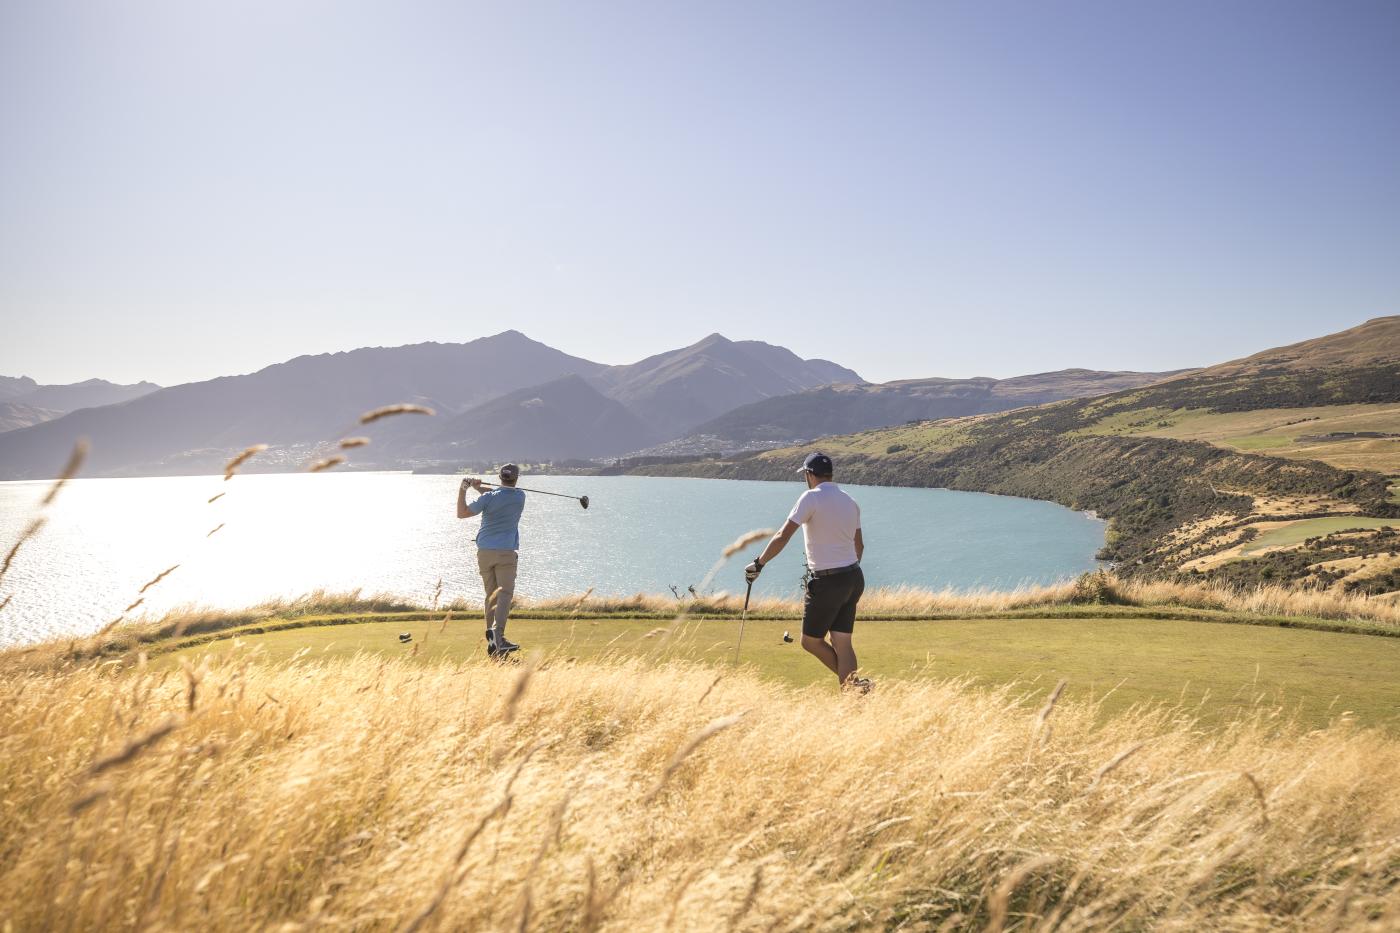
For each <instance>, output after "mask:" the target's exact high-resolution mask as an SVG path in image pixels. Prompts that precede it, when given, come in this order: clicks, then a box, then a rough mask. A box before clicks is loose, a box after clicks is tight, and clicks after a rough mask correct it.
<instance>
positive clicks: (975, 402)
mask: <svg viewBox="0 0 1400 933" xmlns="http://www.w3.org/2000/svg"><path fill="white" fill-rule="evenodd" d="M1172 375H1176V374H1175V373H1134V372H1098V371H1095V370H1087V369H1065V370H1060V371H1057V372H1052V373H1037V374H1035V375H1030V376H1016V377H1014V378H1011V379H987V378H975V379H904V380H898V381H895V382H885V383H865V382H863V383H847V384H841V385H829V386H822V387H819V388H815V389H808V390H806V391H804V392H794V393H790V394H787V395H780V396H775V397H772V398H766V399H763V400H761V401H757V402H752V403H750V404H748V405H743V406H740V407H739V408H735V409H733V410H731V411H728V412H726V413H725V414H722V415H720V416H719V417H718V418H714V419H711V420H710V421H707V422H705V423H704V424H702V425H700V426H699V427H697V428H695V430H694V431H693V432H692V433H691V434H690V435H689V436H687V437H684V438H681V439H680V440H678V441H672V442H670V443H668V444H663V445H661V446H660V447H658V448H655V449H654V450H653V451H648V453H660V454H665V453H671V452H685V453H701V452H712V451H733V450H752V449H755V448H758V447H774V446H781V445H784V444H790V443H793V442H795V441H799V440H802V439H806V438H812V437H820V436H824V435H830V434H844V433H850V432H854V431H863V430H869V429H871V428H877V427H884V426H886V425H892V424H904V423H906V422H909V421H919V420H928V419H931V418H953V417H962V416H964V415H976V414H986V413H988V412H997V411H1006V410H1007V409H1010V408H1020V407H1024V406H1026V405H1039V404H1041V403H1043V402H1051V401H1057V400H1059V399H1065V398H1084V397H1088V396H1094V395H1104V394H1106V393H1109V392H1116V391H1120V390H1122V389H1128V388H1133V387H1135V386H1140V385H1147V384H1149V383H1153V382H1158V381H1160V380H1162V379H1165V378H1167V377H1169V376H1172Z"/></svg>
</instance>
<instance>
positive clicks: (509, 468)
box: [501, 463, 520, 483]
mask: <svg viewBox="0 0 1400 933" xmlns="http://www.w3.org/2000/svg"><path fill="white" fill-rule="evenodd" d="M501 479H503V480H505V481H506V482H508V483H513V482H515V481H516V480H518V479H520V467H518V466H516V465H515V464H513V463H507V464H506V465H505V466H503V467H501Z"/></svg>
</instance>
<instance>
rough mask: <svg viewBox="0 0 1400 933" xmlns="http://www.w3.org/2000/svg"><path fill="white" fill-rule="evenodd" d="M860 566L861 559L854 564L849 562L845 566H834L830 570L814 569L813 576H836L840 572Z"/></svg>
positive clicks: (848, 571)
mask: <svg viewBox="0 0 1400 933" xmlns="http://www.w3.org/2000/svg"><path fill="white" fill-rule="evenodd" d="M859 567H860V561H856V562H855V563H854V564H847V565H846V566H844V567H832V568H831V569H830V570H813V571H812V576H814V577H834V576H836V575H837V574H838V573H850V572H851V571H852V570H856V569H858V568H859Z"/></svg>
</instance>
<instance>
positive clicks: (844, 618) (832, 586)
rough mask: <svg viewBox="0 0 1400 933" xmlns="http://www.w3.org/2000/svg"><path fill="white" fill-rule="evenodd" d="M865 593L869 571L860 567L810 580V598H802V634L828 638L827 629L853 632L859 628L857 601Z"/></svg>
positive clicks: (808, 593)
mask: <svg viewBox="0 0 1400 933" xmlns="http://www.w3.org/2000/svg"><path fill="white" fill-rule="evenodd" d="M864 592H865V574H863V573H861V572H860V568H859V567H857V568H856V569H855V570H848V571H846V572H845V573H837V574H832V575H831V576H829V577H813V578H812V579H810V580H808V581H807V597H806V599H804V600H803V601H802V634H803V635H807V636H809V637H811V638H825V637H826V633H827V632H844V633H845V634H847V635H849V634H851V632H852V631H854V629H855V627H856V603H859V602H860V596H861V594H862V593H864Z"/></svg>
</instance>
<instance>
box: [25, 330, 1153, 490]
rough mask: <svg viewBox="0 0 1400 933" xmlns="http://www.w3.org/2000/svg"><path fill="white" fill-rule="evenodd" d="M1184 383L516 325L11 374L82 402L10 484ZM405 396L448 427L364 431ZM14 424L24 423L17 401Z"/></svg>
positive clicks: (514, 450) (763, 441) (54, 422)
mask: <svg viewBox="0 0 1400 933" xmlns="http://www.w3.org/2000/svg"><path fill="white" fill-rule="evenodd" d="M1174 375H1177V374H1176V373H1133V372H1097V371H1092V370H1083V369H1070V370H1062V371H1059V372H1054V373H1041V374H1037V375H1030V376H1019V377H1015V378H1011V379H990V378H978V379H939V378H929V379H918V380H904V381H898V382H889V383H884V384H872V383H869V382H866V381H864V380H863V379H861V377H860V375H859V374H857V373H856V372H854V371H853V370H851V369H848V368H846V367H844V366H841V365H839V364H837V363H833V362H831V361H829V360H823V359H802V358H801V357H799V356H797V355H796V354H794V353H793V352H791V351H790V350H787V349H785V348H783V347H778V346H773V345H771V344H767V343H762V342H759V341H753V340H730V339H728V338H727V337H724V336H723V335H721V334H711V335H709V336H708V337H705V338H704V339H703V340H700V341H698V342H697V343H694V344H691V345H689V346H686V347H681V348H679V349H676V350H671V351H669V352H666V353H660V354H657V355H655V356H651V357H648V358H646V359H644V360H640V361H638V362H636V363H630V364H625V365H607V364H603V363H597V362H593V361H591V360H587V359H584V358H582V357H577V356H571V355H569V354H567V353H564V352H562V351H560V350H556V349H554V348H552V347H549V346H547V345H545V344H543V343H540V342H538V341H535V340H532V339H530V338H529V337H526V336H525V335H524V334H521V333H519V332H518V331H513V330H511V331H505V332H503V333H500V334H496V335H494V336H490V337H483V338H480V339H476V340H472V341H469V342H466V343H421V344H413V345H409V346H401V347H366V348H361V349H357V350H351V351H347V352H340V353H325V354H319V355H314V356H300V357H297V358H295V359H292V360H288V361H286V362H284V363H277V364H274V365H271V366H268V367H265V368H264V369H261V370H258V371H257V372H254V373H249V374H245V375H238V376H225V377H221V378H217V379H210V380H206V381H203V382H194V383H188V384H185V385H178V386H171V387H169V388H164V389H161V388H158V387H155V386H152V385H150V384H149V383H142V384H140V385H139V386H112V385H111V384H110V383H101V382H100V381H98V380H93V381H91V382H89V383H81V384H79V385H77V386H47V387H45V386H38V385H36V384H34V383H33V380H27V379H0V400H3V404H10V405H13V406H21V405H33V406H34V407H35V408H38V407H40V406H39V405H37V404H35V403H36V402H46V403H49V404H51V405H55V406H58V405H63V406H71V408H69V409H66V410H67V411H68V413H67V414H61V410H60V409H59V408H57V407H55V408H54V409H52V410H50V411H52V412H60V414H57V415H55V414H52V413H50V411H45V412H43V413H40V414H36V415H33V416H31V417H32V419H33V422H35V423H30V424H28V425H27V426H24V425H17V426H16V429H15V430H10V431H7V432H5V433H3V434H0V479H20V478H39V477H46V476H50V475H52V474H53V472H54V471H55V470H56V469H57V468H58V466H59V465H61V464H62V463H63V462H64V461H65V459H66V457H67V455H68V452H69V450H70V449H71V448H72V445H73V443H74V441H75V440H76V439H77V438H79V437H86V438H87V439H88V440H89V442H90V444H91V454H90V458H89V461H88V463H87V465H86V467H85V472H86V473H87V474H88V475H143V474H150V475H159V474H168V473H197V472H209V471H211V470H217V469H218V468H220V467H221V466H222V464H223V463H224V461H225V460H227V458H228V457H229V456H230V455H231V454H232V453H234V452H237V451H239V450H241V449H243V448H244V447H247V446H250V445H252V444H267V445H269V450H268V451H266V452H265V453H264V454H262V455H260V456H259V457H258V458H257V461H256V462H255V463H254V464H251V465H250V467H251V468H255V469H264V470H268V469H271V470H295V469H299V468H302V467H304V466H305V464H307V463H309V462H311V461H312V460H314V459H317V458H319V457H320V456H324V455H325V454H326V453H327V452H329V451H330V450H331V449H333V447H334V444H335V442H336V440H337V439H338V438H340V437H343V436H345V435H347V434H369V435H370V436H371V438H372V443H371V444H370V445H369V446H367V447H363V448H360V449H358V450H357V451H356V453H355V455H354V456H353V458H352V459H353V461H354V464H355V465H356V466H357V467H360V468H402V467H405V466H409V467H416V468H424V469H455V468H457V467H458V466H460V465H461V464H463V463H466V462H479V461H485V460H500V459H515V460H521V461H527V462H536V463H538V462H544V461H555V462H558V461H563V460H572V459H593V460H598V459H612V458H619V457H624V456H629V455H637V454H638V453H646V452H653V453H657V452H659V453H675V452H694V451H697V450H699V451H733V450H740V449H754V448H761V447H771V446H775V445H777V444H783V443H792V442H795V441H797V440H801V439H806V438H812V437H818V436H823V435H828V434H833V433H842V432H850V431H859V430H866V429H869V428H874V427H882V426H888V425H894V424H901V423H904V422H906V421H911V420H921V419H930V418H946V417H955V416H960V415H966V414H982V413H988V412H998V411H1004V410H1007V409H1011V408H1018V407H1022V406H1028V405H1036V404H1041V403H1043V402H1047V401H1054V400H1058V399H1066V398H1081V397H1086V396H1094V395H1102V394H1105V393H1109V392H1114V391H1119V390H1122V389H1125V388H1133V387H1137V386H1142V385H1146V384H1149V383H1153V382H1158V381H1160V380H1162V379H1166V378H1170V377H1172V376H1174ZM99 390H103V391H106V392H107V393H108V395H106V396H104V395H102V394H101V391H99ZM104 398H110V399H111V403H107V404H104V403H103V401H102V400H103V399H104ZM401 402H407V403H413V404H417V405H422V406H427V407H431V408H433V409H434V410H436V412H437V417H435V418H423V417H414V416H408V417H399V418H391V419H385V420H383V421H380V422H378V423H376V424H374V425H373V426H371V427H370V428H369V429H365V430H362V429H361V428H360V427H359V425H358V423H357V418H358V416H359V415H360V414H361V413H362V412H365V411H368V410H370V409H373V408H376V407H379V406H381V405H385V404H393V403H401ZM79 403H83V404H82V406H81V407H79ZM93 405H96V406H97V407H91V406H93ZM74 408H75V409H76V410H72V409H74ZM14 417H15V420H16V421H17V422H18V421H20V420H21V419H23V418H24V417H26V416H25V413H24V412H23V411H22V410H20V409H19V408H18V407H16V408H15V409H14Z"/></svg>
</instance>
